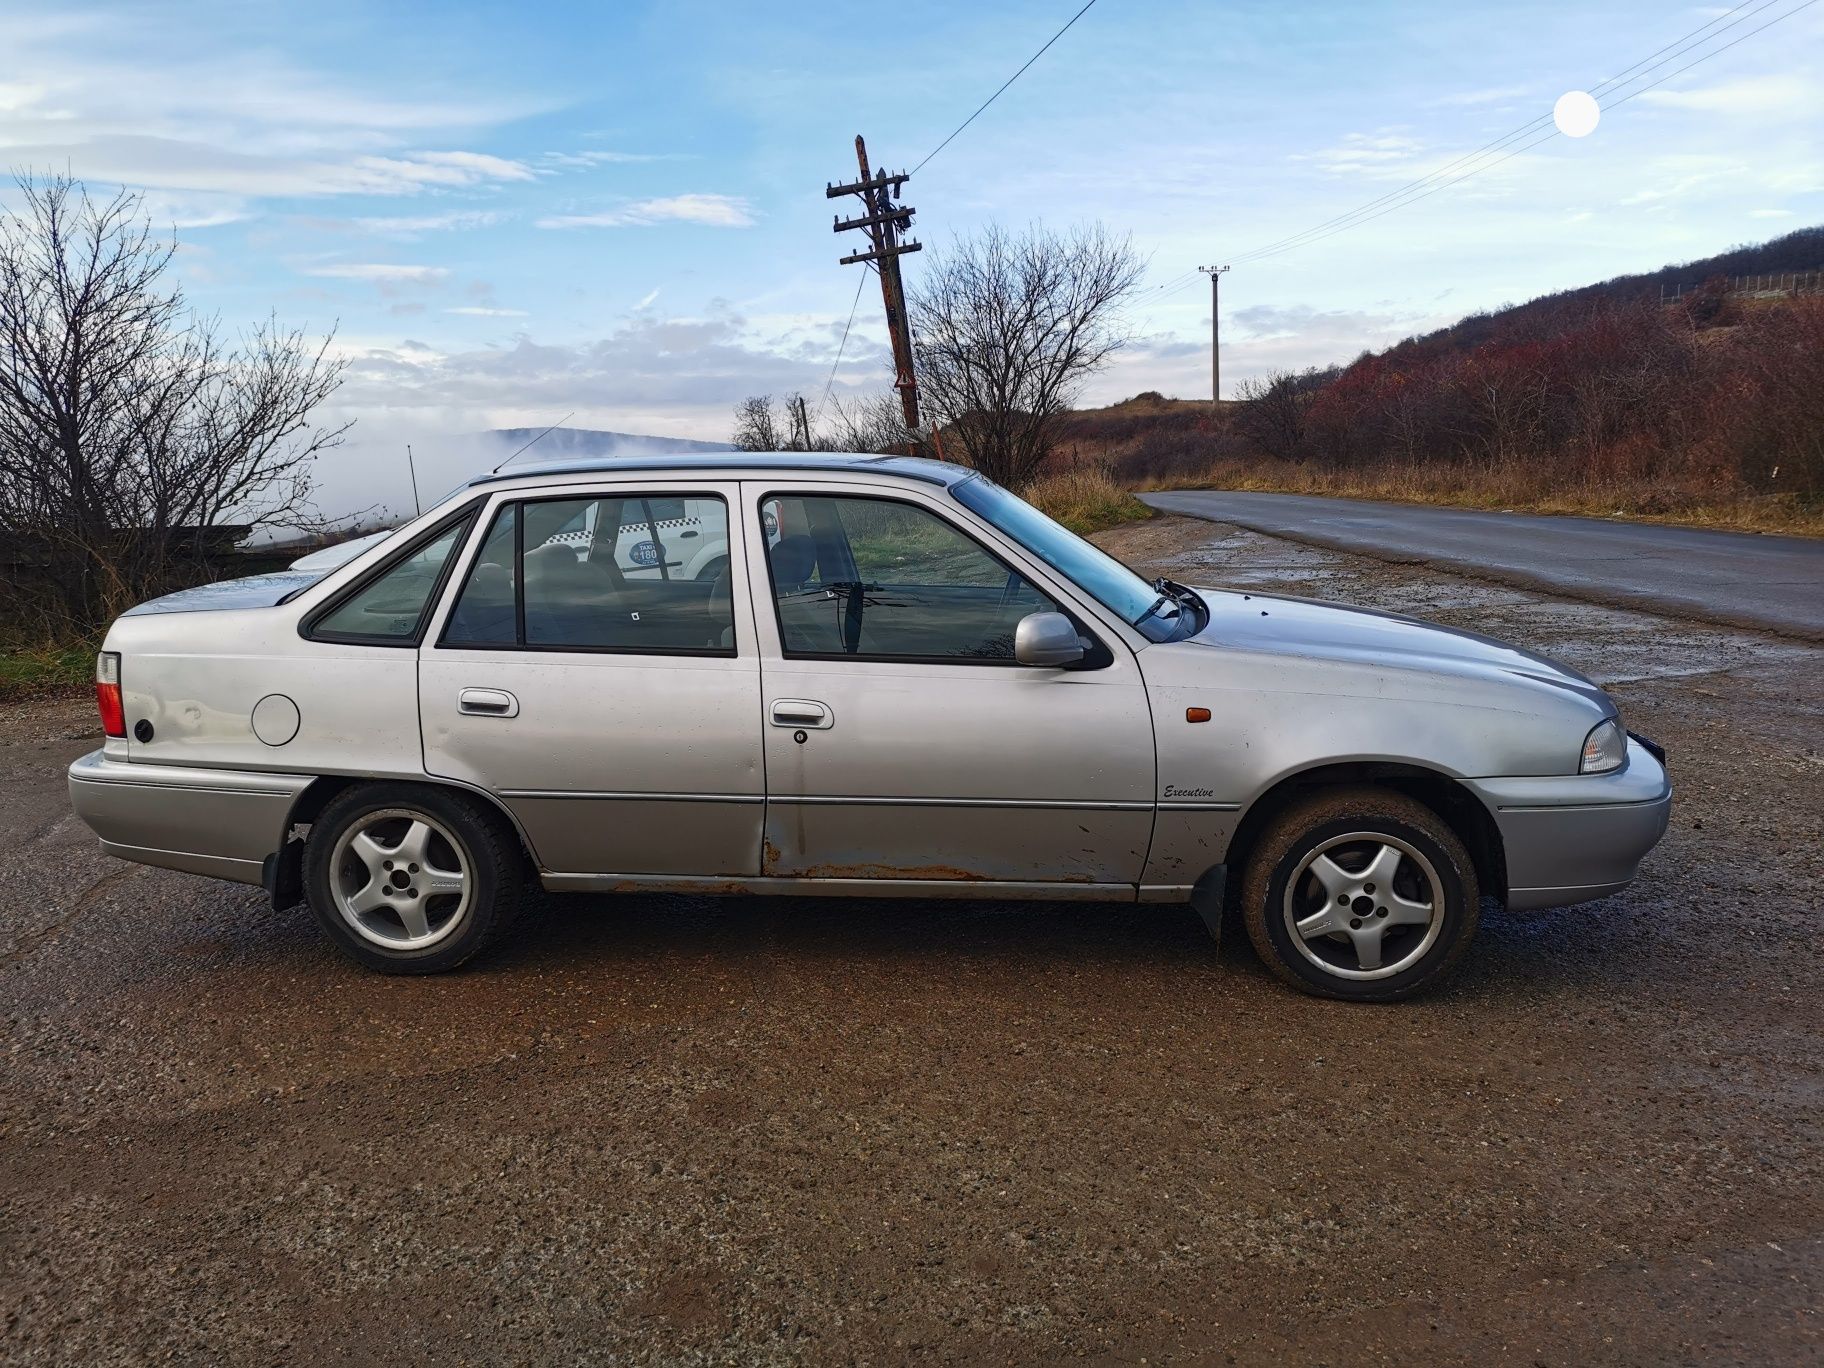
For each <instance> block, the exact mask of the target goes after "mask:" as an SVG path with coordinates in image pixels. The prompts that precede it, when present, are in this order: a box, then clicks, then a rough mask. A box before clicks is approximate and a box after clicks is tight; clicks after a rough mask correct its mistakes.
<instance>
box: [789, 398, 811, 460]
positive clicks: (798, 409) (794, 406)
mask: <svg viewBox="0 0 1824 1368" xmlns="http://www.w3.org/2000/svg"><path fill="white" fill-rule="evenodd" d="M786 407H787V408H789V409H791V411H792V437H793V438H794V439H795V440H796V441H797V443H798V450H800V451H809V450H810V449H811V418H810V414H809V413H807V412H806V411H805V407H804V396H803V395H802V394H794V395H793V396H792V397H791V399H790V400H788V401H787V404H786Z"/></svg>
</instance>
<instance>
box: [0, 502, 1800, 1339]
mask: <svg viewBox="0 0 1824 1368" xmlns="http://www.w3.org/2000/svg"><path fill="white" fill-rule="evenodd" d="M1101 540H1103V541H1104V542H1105V543H1106V544H1108V545H1109V546H1110V547H1111V548H1112V549H1114V550H1115V551H1116V552H1117V553H1118V554H1120V555H1122V556H1124V557H1125V558H1127V559H1128V560H1130V561H1131V562H1133V563H1135V564H1136V565H1138V566H1140V567H1142V568H1145V569H1148V570H1154V569H1157V570H1163V571H1168V572H1170V573H1171V574H1172V575H1173V576H1174V577H1175V578H1178V579H1183V580H1186V581H1188V582H1191V583H1197V582H1206V583H1207V582H1212V581H1214V582H1227V583H1239V584H1244V585H1251V586H1259V587H1261V588H1262V589H1265V590H1268V591H1281V592H1288V593H1295V594H1305V595H1311V596H1316V597H1325V598H1334V599H1339V600H1343V601H1351V602H1363V603H1372V604H1376V605H1380V606H1386V607H1391V608H1395V609H1398V610H1401V611H1407V612H1412V613H1416V614H1419V615H1421V616H1425V617H1430V618H1435V619H1438V620H1441V621H1446V622H1451V623H1458V624H1464V625H1470V626H1474V627H1476V628H1478V629H1479V630H1483V631H1487V632H1491V633H1493V634H1495V635H1498V636H1504V637H1508V638H1512V639H1515V640H1517V641H1520V642H1522V643H1524V644H1526V645H1528V646H1531V647H1534V648H1537V649H1540V650H1543V651H1546V652H1547V653H1549V654H1553V655H1556V656H1558V657H1560V658H1562V659H1564V660H1566V661H1567V662H1569V663H1571V664H1573V665H1576V666H1578V667H1579V668H1582V669H1584V670H1585V671H1587V672H1589V673H1591V674H1593V675H1595V676H1597V677H1598V678H1600V679H1602V680H1603V681H1604V682H1605V683H1608V684H1610V685H1611V686H1612V687H1613V688H1614V691H1615V693H1616V694H1617V696H1618V697H1619V698H1620V700H1621V702H1622V705H1623V708H1624V710H1625V712H1626V713H1627V716H1628V718H1629V721H1630V724H1631V725H1633V726H1634V727H1635V728H1636V729H1638V730H1641V731H1644V732H1646V733H1647V734H1649V735H1652V736H1654V737H1656V738H1658V739H1659V740H1661V741H1662V742H1663V743H1665V744H1666V745H1667V747H1668V748H1669V750H1670V751H1671V764H1672V771H1673V777H1674V782H1675V784H1676V785H1677V799H1676V806H1675V810H1674V820H1673V829H1672V831H1671V833H1670V834H1669V836H1668V838H1667V840H1666V842H1665V843H1664V845H1662V846H1661V848H1660V849H1659V851H1657V852H1656V853H1655V854H1654V855H1653V856H1652V857H1650V858H1649V860H1648V862H1647V865H1646V867H1645V868H1644V870H1643V872H1642V876H1641V878H1640V880H1639V882H1638V883H1637V884H1636V885H1635V887H1634V888H1633V889H1631V890H1630V891H1629V892H1628V893H1626V894H1625V895H1623V896H1621V897H1617V898H1614V899H1610V900H1608V901H1606V902H1603V903H1600V904H1595V905H1592V906H1589V907H1584V908H1579V909H1573V910H1569V911H1558V912H1548V913H1536V914H1529V915H1526V916H1506V915H1501V916H1495V917H1491V918H1487V919H1485V920H1484V923H1483V927H1482V931H1481V933H1480V935H1479V937H1478V939H1477V942H1476V944H1475V946H1474V947H1473V948H1472V950H1471V952H1470V954H1469V956H1468V957H1467V959H1466V961H1465V963H1464V966H1463V969H1462V971H1461V972H1460V974H1459V975H1458V976H1457V977H1456V979H1455V980H1453V982H1452V984H1451V986H1450V987H1449V988H1447V989H1446V990H1444V991H1442V992H1440V993H1438V994H1436V995H1434V996H1431V997H1429V998H1425V999H1422V1000H1420V1001H1418V1002H1413V1003H1408V1004H1404V1005H1401V1006H1397V1007H1393V1008H1373V1007H1356V1006H1349V1005H1345V1004H1339V1003H1332V1002H1320V1001H1316V1000H1312V999H1307V998H1303V997H1300V996H1298V995H1296V994H1293V993H1291V992H1289V991H1288V990H1286V989H1284V988H1282V987H1281V986H1279V985H1278V984H1277V982H1276V981H1274V980H1273V979H1271V978H1270V977H1269V976H1268V975H1267V974H1266V973H1265V972H1264V971H1263V970H1262V969H1260V967H1259V966H1258V965H1257V964H1256V963H1255V962H1254V960H1253V958H1252V954H1251V952H1250V951H1249V949H1248V947H1247V945H1246V941H1245V937H1242V936H1239V935H1235V936H1230V937H1229V938H1228V939H1227V940H1226V942H1225V944H1224V945H1223V947H1222V948H1221V950H1220V952H1218V951H1217V950H1216V949H1215V948H1214V947H1213V946H1212V945H1211V943H1210V942H1209V940H1208V939H1207V937H1206V936H1205V934H1204V932H1203V930H1202V928H1201V925H1200V924H1199V923H1198V921H1197V919H1196V917H1195V916H1194V915H1193V914H1191V913H1190V912H1189V911H1187V910H1183V909H1178V908H1138V909H1136V908H1135V907H1132V906H1125V907H1117V906H1109V907H1082V906H1053V905H1034V904H1020V905H1008V904H1003V905H991V906H982V907H970V906H966V905H957V904H949V903H937V904H906V903H885V902H879V903H868V902H826V901H818V900H811V901H807V902H804V903H801V904H795V903H790V902H785V901H780V900H760V899H755V900H742V899H734V900H723V901H710V900H694V899H675V898H658V897H622V898H617V899H612V900H607V899H603V900H593V899H552V900H550V905H549V906H548V907H546V908H545V909H543V910H542V913H541V915H539V916H537V917H535V918H534V919H533V921H532V924H531V925H530V926H529V927H528V928H527V930H526V933H525V934H524V935H523V937H521V939H520V940H519V941H518V942H517V943H516V944H515V945H513V946H512V947H511V948H510V949H509V950H508V951H507V952H506V953H505V954H503V955H502V956H500V957H499V958H497V959H495V960H494V961H492V962H490V963H489V964H487V965H486V966H485V967H483V968H480V969H478V970H476V971H473V972H469V973H464V974H461V975H457V976H453V977H447V978H442V979H434V980H397V979H385V978H380V977H376V976H371V975H368V974H365V973H363V972H361V971H359V970H357V969H355V968H354V967H352V966H351V965H349V964H347V963H345V962H344V961H342V960H341V959H339V958H338V957H337V956H336V955H335V954H334V953H333V952H332V951H331V950H330V949H329V948H328V946H327V945H326V944H325V943H324V942H323V941H322V940H320V939H319V937H318V935H317V933H316V932H315V930H314V928H313V926H312V925H311V923H310V920H309V918H308V914H306V913H304V912H303V911H302V910H299V911H294V912H289V913H285V914H283V915H274V914H273V913H272V912H270V911H269V910H266V909H265V908H264V907H263V906H262V901H261V897H260V895H259V894H258V893H257V892H256V891H253V890H244V889H241V888H237V887H234V886H230V885H226V884H218V883H210V882H206V881H203V880H198V879H191V878H187V877H185V876H182V875H178V874H172V873H165V872H161V871H154V870H142V869H138V868H135V867H133V866H129V865H125V864H115V863H112V862H109V861H106V860H104V859H102V858H101V857H100V856H98V855H97V854H96V853H95V849H94V845H93V841H92V840H91V838H90V837H89V835H88V833H87V832H86V830H84V829H83V828H82V827H81V826H80V824H79V823H77V822H76V821H75V819H74V818H73V817H72V816H71V815H70V814H69V810H68V806H67V803H66V800H65V797H64V793H63V779H62V769H63V766H64V765H65V763H66V762H67V761H68V760H69V759H70V758H72V757H73V756H74V755H76V754H78V753H79V752H81V751H82V750H84V749H87V748H88V747H89V746H91V745H92V744H93V743H92V741H91V739H90V735H89V733H90V732H91V730H92V724H91V721H90V718H91V714H90V712H89V709H88V705H87V704H86V703H81V702H70V703H56V702H52V703H39V704H32V705H30V706H15V707H13V708H10V709H9V710H8V711H7V713H6V715H5V717H4V718H3V719H0V769H3V770H4V772H5V774H6V776H7V780H8V782H7V783H6V785H5V788H4V791H3V792H0V1004H3V1005H4V1013H5V1016H4V1021H5V1034H4V1048H5V1051H6V1064H5V1075H4V1077H5V1087H4V1089H0V1314H3V1315H4V1324H3V1326H0V1356H3V1357H4V1358H5V1359H6V1360H7V1361H8V1362H18V1363H40V1362H43V1363H48V1362H64V1363H83V1364H97V1363H116V1362H118V1363H129V1362H130V1363H142V1362H148V1361H162V1360H167V1359H178V1360H183V1361H186V1362H204V1361H207V1362H258V1363H286V1362H300V1363H314V1362H339V1361H349V1362H375V1361H393V1362H400V1361H417V1360H428V1359H436V1360H439V1361H443V1362H475V1363H483V1362H485V1363H508V1362H583V1363H596V1362H600V1363H610V1362H613V1363H666V1364H692V1363H709V1362H740V1363H758V1362H802V1361H820V1362H823V1361H835V1362H851V1361H853V1362H874V1363H897V1362H901V1361H904V1360H908V1359H914V1358H918V1359H928V1360H933V1361H937V1360H943V1361H963V1362H976V1361H994V1362H1008V1361H1019V1362H1034V1361H1055V1360H1058V1359H1088V1360H1092V1361H1097V1362H1104V1363H1141V1362H1175V1363H1275V1362H1300V1363H1308V1362H1314V1363H1329V1364H1346V1363H1348V1364H1353V1363H1410V1362H1413V1361H1415V1360H1424V1361H1427V1362H1434V1363H1466V1364H1467V1363H1475V1364H1486V1363H1516V1364H1528V1365H1530V1364H1538V1363H1545V1364H1588V1363H1680V1362H1692V1363H1696V1362H1704V1363H1719V1362H1739V1363H1752V1364H1768V1363H1784V1362H1794V1363H1796V1362H1818V1361H1819V1360H1820V1358H1821V1357H1824V1328H1821V1326H1820V1315H1819V1310H1818V1308H1819V1305H1820V1302H1821V1296H1824V1172H1821V1170H1824V1152H1821V1147H1820V1116H1821V1115H1824V1108H1821V1106H1820V1103H1821V1102H1824V1095H1821V1094H1824V1089H1821V1087H1820V1082H1821V1066H1824V1048H1821V1046H1820V1041H1819V1035H1818V1024H1819V1020H1820V1014H1819V1010H1818V1006H1817V1001H1818V994H1819V988H1820V981H1821V979H1824V973H1821V972H1820V969H1821V960H1824V956H1821V954H1820V951H1821V950H1824V939H1821V937H1820V931H1819V927H1820V924H1821V920H1820V914H1824V899H1821V897H1820V893H1819V889H1820V888H1821V887H1824V867H1821V865H1824V858H1821V853H1820V852H1821V850H1824V757H1820V755H1819V753H1818V746H1819V744H1820V738H1821V736H1824V727H1821V726H1820V715H1821V713H1824V689H1821V688H1820V685H1819V679H1820V674H1819V667H1820V663H1821V662H1824V651H1820V650H1818V649H1815V648H1810V647H1806V646H1803V645H1798V644H1795V643H1792V642H1787V641H1777V640H1774V639H1771V638H1764V637H1758V636H1754V635H1750V634H1745V633H1740V632H1733V631H1725V630H1717V629H1710V628H1698V627H1693V626H1689V625H1686V624H1680V623H1675V622H1671V621H1667V620H1665V619H1663V618H1657V617H1652V616H1647V615H1644V614H1640V613H1634V612H1623V611H1615V610H1610V609H1605V608H1600V607H1595V606H1592V605H1588V604H1572V603H1566V602H1563V601H1559V600H1554V599H1551V598H1545V597H1540V596H1537V595H1532V594H1527V593H1523V592H1520V591H1517V590H1512V589H1506V588H1492V587H1489V586H1486V585H1482V584H1476V583H1471V582H1468V581H1465V580H1462V579H1455V578H1451V577H1448V576H1445V575H1440V574H1435V573H1432V572H1429V571H1427V570H1426V569H1425V568H1423V567H1418V566H1409V565H1399V566H1389V565H1385V564H1381V563H1378V562H1371V561H1363V560H1360V559H1356V558H1352V557H1349V556H1346V555H1342V554H1337V553H1331V552H1324V551H1318V550H1313V549H1310V548H1306V547H1302V546H1294V545H1291V544H1289V543H1286V542H1280V541H1275V540H1272V539H1269V538H1265V537H1261V536H1257V535H1255V534H1252V533H1245V532H1241V531H1239V530H1236V529H1233V528H1228V527H1225V526H1222V525H1219V524H1211V523H1202V522H1194V521H1189V520H1179V519H1158V520H1155V521H1153V522H1150V523H1146V524H1142V525H1138V526H1134V527H1129V528H1123V529H1117V530H1116V531H1115V532H1112V533H1108V534H1105V535H1104V536H1103V537H1102V538H1101Z"/></svg>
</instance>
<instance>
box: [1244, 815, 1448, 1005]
mask: <svg viewBox="0 0 1824 1368" xmlns="http://www.w3.org/2000/svg"><path fill="white" fill-rule="evenodd" d="M1479 897H1480V891H1479V889H1478V887H1477V884H1476V870H1475V863H1474V861H1473V860H1471V859H1470V856H1469V852H1468V850H1467V849H1465V848H1464V845H1463V842H1462V840H1461V839H1460V838H1459V837H1458V836H1457V834H1456V832H1455V831H1453V830H1452V829H1451V827H1450V824H1449V823H1447V822H1446V821H1444V819H1443V818H1441V817H1440V816H1438V814H1437V813H1435V812H1433V811H1432V810H1431V809H1430V808H1428V807H1426V806H1425V805H1424V804H1423V803H1421V802H1418V801H1417V800H1416V799H1413V798H1409V797H1407V796H1406V795H1405V794H1401V793H1395V792H1393V791H1392V790H1389V789H1380V788H1366V787H1364V788H1352V789H1339V790H1332V791H1329V792H1325V793H1319V794H1315V795H1313V796H1312V797H1310V798H1307V799H1305V800H1304V801H1302V802H1300V803H1298V804H1296V805H1295V806H1293V807H1291V808H1289V809H1287V810H1286V811H1285V812H1283V813H1281V814H1280V815H1279V816H1278V817H1277V818H1276V819H1275V820H1274V821H1273V822H1272V823H1271V824H1270V825H1269V826H1268V827H1267V829H1266V831H1265V832H1263V833H1262V835H1261V838H1260V840H1259V841H1258V842H1256V843H1255V846H1254V850H1253V852H1252V855H1251V856H1250V858H1249V860H1248V863H1247V872H1246V875H1245V878H1244V882H1243V885H1242V905H1243V910H1244V913H1245V915H1246V919H1247V925H1248V936H1249V938H1250V939H1251V940H1252V941H1253V942H1254V948H1255V949H1256V950H1257V951H1258V952H1259V954H1260V957H1261V958H1262V959H1263V960H1265V961H1266V962H1267V965H1268V967H1270V968H1271V969H1272V970H1273V972H1274V973H1276V974H1278V975H1279V976H1280V977H1281V978H1282V979H1285V980H1286V981H1287V982H1288V983H1291V984H1293V985H1294V986H1295V987H1298V988H1302V989H1304V990H1305V991H1306V992H1308V993H1315V994H1318V995H1320V996H1324V997H1336V998H1347V999H1350V1000H1352V1001H1357V1002H1391V1001H1394V1000H1396V999H1399V998H1404V997H1410V996H1411V995H1412V994H1414V993H1416V992H1419V991H1420V990H1422V989H1424V988H1427V987H1429V986H1431V985H1432V984H1434V983H1436V982H1437V981H1438V980H1439V979H1440V978H1441V977H1443V976H1444V975H1445V974H1446V973H1447V972H1448V971H1449V970H1450V969H1451V967H1452V966H1453V965H1455V963H1456V962H1457V960H1458V959H1459V958H1460V957H1461V956H1462V954H1463V952H1464V951H1465V950H1466V949H1467V948H1468V946H1469V941H1470V937H1471V936H1472V935H1474V933H1475V929H1476V915H1477V903H1478V899H1479Z"/></svg>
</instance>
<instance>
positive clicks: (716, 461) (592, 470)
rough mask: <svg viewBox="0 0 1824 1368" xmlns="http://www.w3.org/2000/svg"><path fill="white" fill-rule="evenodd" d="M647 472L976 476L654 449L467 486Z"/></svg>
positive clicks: (858, 459)
mask: <svg viewBox="0 0 1824 1368" xmlns="http://www.w3.org/2000/svg"><path fill="white" fill-rule="evenodd" d="M648 470H650V471H659V472H666V473H671V474H682V473H686V472H688V473H689V474H693V475H702V474H707V473H711V472H718V471H725V470H727V471H736V472H739V473H741V474H743V475H752V474H762V473H770V472H773V471H798V472H811V473H815V474H827V473H829V472H831V471H846V472H853V473H862V474H869V475H901V476H904V477H905V478H907V479H910V480H922V481H923V482H924V483H926V484H934V485H953V484H956V483H958V482H959V481H961V480H964V479H967V478H968V477H969V476H970V475H972V474H974V472H973V471H971V470H970V469H969V468H968V467H966V466H960V465H955V464H953V463H951V462H949V461H932V460H927V459H926V458H924V457H922V456H870V455H867V454H865V453H863V452H853V451H704V452H688V453H679V452H675V451H655V452H649V453H640V452H635V453H632V454H630V455H625V456H597V457H591V458H588V459H583V460H572V461H543V462H539V463H537V464H531V465H521V466H504V467H502V468H500V469H498V470H492V471H489V472H488V473H487V474H486V475H480V476H477V477H476V478H475V479H473V480H470V481H469V486H468V487H469V488H471V489H472V488H474V487H475V486H477V485H489V484H500V483H502V482H504V481H507V480H524V479H532V478H546V479H548V478H550V477H551V476H554V475H560V476H561V475H576V476H581V475H620V474H623V473H626V472H630V471H648Z"/></svg>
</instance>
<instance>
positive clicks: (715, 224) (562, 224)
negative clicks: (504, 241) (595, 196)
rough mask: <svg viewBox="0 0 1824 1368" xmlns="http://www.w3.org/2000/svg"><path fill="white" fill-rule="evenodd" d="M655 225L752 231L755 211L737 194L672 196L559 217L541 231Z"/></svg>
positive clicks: (541, 221) (546, 220)
mask: <svg viewBox="0 0 1824 1368" xmlns="http://www.w3.org/2000/svg"><path fill="white" fill-rule="evenodd" d="M655 223H700V224H705V225H707V226H709V227H711V228H751V227H753V225H754V215H753V211H752V210H751V209H750V208H749V206H748V203H747V201H746V200H745V199H742V198H740V197H739V196H736V195H672V196H670V197H669V198H667V199H649V200H638V201H635V202H634V203H632V204H626V205H622V206H621V207H620V208H619V209H608V210H604V211H602V212H601V213H597V214H557V215H553V216H552V217H550V218H542V219H539V220H538V226H539V227H540V228H639V227H648V226H650V225H652V224H655Z"/></svg>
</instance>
